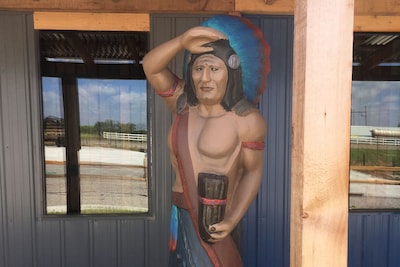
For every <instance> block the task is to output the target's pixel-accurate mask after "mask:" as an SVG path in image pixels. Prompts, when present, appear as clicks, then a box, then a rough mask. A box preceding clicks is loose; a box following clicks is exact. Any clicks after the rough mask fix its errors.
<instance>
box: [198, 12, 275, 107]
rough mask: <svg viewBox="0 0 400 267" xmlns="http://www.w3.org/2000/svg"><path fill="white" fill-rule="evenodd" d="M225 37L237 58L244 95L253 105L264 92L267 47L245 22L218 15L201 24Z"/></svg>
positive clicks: (267, 66)
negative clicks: (238, 59)
mask: <svg viewBox="0 0 400 267" xmlns="http://www.w3.org/2000/svg"><path fill="white" fill-rule="evenodd" d="M202 26H205V27H211V28H213V29H216V30H218V31H220V32H222V33H223V34H224V35H225V36H227V37H228V40H229V43H230V45H231V47H232V48H233V50H235V52H236V54H237V55H238V56H239V58H240V64H241V68H242V80H243V92H244V95H245V97H246V98H247V99H248V100H249V101H250V102H253V103H257V102H258V97H259V95H260V94H261V93H263V92H264V90H265V88H266V77H267V75H268V73H269V71H270V63H269V54H270V47H269V45H268V43H267V42H266V41H265V40H264V37H263V36H262V33H261V31H260V30H259V29H258V28H256V26H255V25H254V24H252V23H251V22H250V21H249V20H248V19H245V18H241V17H237V16H229V15H217V16H214V17H212V18H210V19H208V20H206V21H204V22H203V23H202Z"/></svg>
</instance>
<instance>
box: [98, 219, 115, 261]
mask: <svg viewBox="0 0 400 267" xmlns="http://www.w3.org/2000/svg"><path fill="white" fill-rule="evenodd" d="M116 225H117V222H116V220H112V221H110V220H106V221H95V222H94V223H93V266H96V267H109V266H118V260H117V248H118V246H117V227H116Z"/></svg>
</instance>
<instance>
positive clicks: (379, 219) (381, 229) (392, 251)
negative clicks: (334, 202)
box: [348, 212, 400, 267]
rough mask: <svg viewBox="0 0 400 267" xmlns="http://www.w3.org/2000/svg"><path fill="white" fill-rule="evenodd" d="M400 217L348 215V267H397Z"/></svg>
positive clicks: (373, 213)
mask: <svg viewBox="0 0 400 267" xmlns="http://www.w3.org/2000/svg"><path fill="white" fill-rule="evenodd" d="M399 246H400V214H398V213H386V212H380V213H377V212H371V213H358V212H357V213H356V212H354V213H350V214H349V258H348V266H350V267H378V266H379V267H381V266H382V267H398V266H400V253H399Z"/></svg>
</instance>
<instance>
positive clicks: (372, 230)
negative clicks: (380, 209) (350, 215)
mask: <svg viewBox="0 0 400 267" xmlns="http://www.w3.org/2000/svg"><path fill="white" fill-rule="evenodd" d="M388 226H389V216H388V215H387V214H371V215H367V216H365V217H364V229H363V234H364V242H363V252H364V255H363V267H376V266H388V265H387V263H388V259H387V251H388V234H389V233H388V230H389V227H388Z"/></svg>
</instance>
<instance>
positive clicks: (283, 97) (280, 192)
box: [243, 16, 293, 266]
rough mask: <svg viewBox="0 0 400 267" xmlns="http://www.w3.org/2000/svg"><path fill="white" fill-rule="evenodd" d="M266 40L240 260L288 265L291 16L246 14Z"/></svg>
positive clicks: (254, 263) (248, 264) (257, 263)
mask: <svg viewBox="0 0 400 267" xmlns="http://www.w3.org/2000/svg"><path fill="white" fill-rule="evenodd" d="M248 18H249V19H250V20H252V21H253V22H254V23H255V24H256V25H258V26H259V27H260V28H261V30H262V31H263V34H264V37H265V39H266V40H267V41H268V43H269V44H270V46H271V73H270V75H269V77H268V80H267V82H268V83H267V91H266V92H265V93H264V94H263V96H262V99H261V103H260V108H261V112H262V113H263V115H264V117H265V118H266V121H267V124H268V133H267V140H266V150H265V160H264V162H265V163H264V173H263V183H262V186H261V189H260V191H259V195H258V197H257V199H256V202H255V203H253V206H252V207H251V209H250V210H249V211H248V213H247V215H246V217H245V218H244V220H243V231H244V235H243V239H244V241H243V249H244V250H243V257H244V263H245V266H289V246H290V243H289V242H290V240H289V239H290V236H289V222H290V217H289V215H290V207H289V203H290V188H289V185H290V156H291V154H290V147H291V99H292V93H291V92H292V82H291V81H292V66H293V63H292V58H293V57H292V49H293V19H292V17H288V16H277V17H275V16H273V17H265V16H264V17H262V16H249V17H248Z"/></svg>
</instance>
